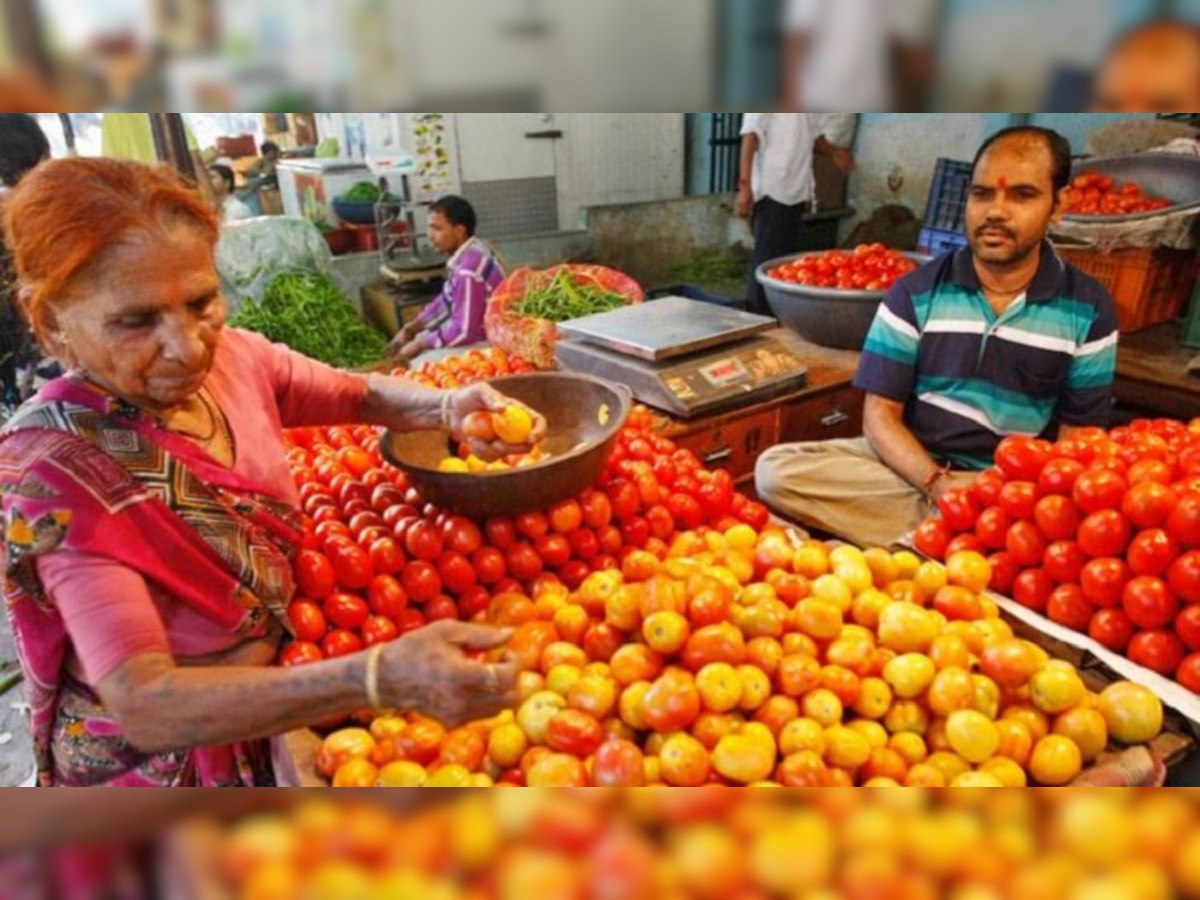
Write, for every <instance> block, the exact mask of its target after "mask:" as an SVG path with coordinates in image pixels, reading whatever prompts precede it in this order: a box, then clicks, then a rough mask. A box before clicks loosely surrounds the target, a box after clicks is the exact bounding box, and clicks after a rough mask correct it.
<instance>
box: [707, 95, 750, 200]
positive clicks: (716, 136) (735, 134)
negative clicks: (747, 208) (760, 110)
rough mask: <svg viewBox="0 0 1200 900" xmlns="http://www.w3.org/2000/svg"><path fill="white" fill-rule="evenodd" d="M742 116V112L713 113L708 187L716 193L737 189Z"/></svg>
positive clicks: (709, 140) (709, 143)
mask: <svg viewBox="0 0 1200 900" xmlns="http://www.w3.org/2000/svg"><path fill="white" fill-rule="evenodd" d="M742 117H743V114H742V113H711V119H712V136H711V137H709V139H708V145H709V148H710V150H711V154H710V161H709V169H708V189H709V191H711V192H712V193H714V194H721V193H726V192H729V191H736V190H737V183H738V167H739V166H740V164H741V152H742V138H741V132H742Z"/></svg>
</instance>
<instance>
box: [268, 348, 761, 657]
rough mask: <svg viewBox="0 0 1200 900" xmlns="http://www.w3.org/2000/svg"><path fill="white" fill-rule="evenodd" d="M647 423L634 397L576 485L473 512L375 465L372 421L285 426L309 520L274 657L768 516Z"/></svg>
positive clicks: (409, 622)
mask: <svg viewBox="0 0 1200 900" xmlns="http://www.w3.org/2000/svg"><path fill="white" fill-rule="evenodd" d="M450 362H451V361H447V362H446V363H442V364H440V365H441V366H442V367H443V368H442V369H441V370H440V372H436V373H434V374H433V375H430V376H429V377H432V378H434V379H435V380H436V379H437V378H438V377H440V375H441V374H442V373H444V372H448V371H450V369H448V368H446V366H447V365H448V364H449V363H450ZM455 371H457V372H459V373H460V375H462V374H463V373H464V371H465V370H464V369H462V368H461V367H459V368H457V369H455ZM651 425H652V417H651V415H650V413H649V411H648V410H647V409H646V408H645V407H637V408H636V409H635V410H634V412H633V414H632V415H631V417H630V420H629V422H628V424H627V425H626V427H625V428H624V429H623V430H622V432H621V433H620V436H619V439H618V441H617V444H616V447H615V449H614V451H613V454H612V456H611V458H610V459H609V461H608V465H607V467H606V468H605V470H604V473H603V474H602V476H601V478H600V480H599V482H598V483H597V484H596V485H595V486H594V487H593V488H591V489H589V490H586V491H584V492H583V493H582V494H581V495H580V496H578V497H576V498H573V499H570V500H566V501H563V502H562V503H559V504H557V505H556V506H554V507H552V508H550V509H546V510H538V511H534V512H527V513H522V514H519V515H515V516H500V517H496V518H493V519H489V520H487V521H483V522H476V521H472V520H470V519H465V518H463V517H461V516H454V515H450V514H448V513H445V512H443V511H442V510H439V509H437V508H436V507H434V506H432V505H429V504H427V503H425V502H424V500H422V498H421V496H420V494H419V492H418V491H417V490H416V489H415V488H413V487H412V486H411V485H410V484H409V483H408V481H407V479H406V477H405V476H404V474H403V473H402V472H400V471H399V470H397V469H394V468H392V467H390V466H387V465H385V464H384V462H383V460H382V457H381V456H380V453H379V433H378V431H377V430H376V429H374V428H371V427H368V426H339V427H331V428H307V429H294V430H292V431H290V432H289V438H290V440H291V442H292V443H293V444H294V447H293V448H292V449H291V450H290V451H289V453H288V460H289V463H290V465H291V468H292V474H293V476H294V478H295V479H296V483H297V485H298V488H299V493H300V501H301V507H302V510H303V512H304V513H305V515H306V516H307V517H308V520H309V530H308V534H307V536H306V541H305V547H304V549H303V550H302V551H301V552H300V553H299V555H298V557H297V559H296V562H295V575H296V582H297V594H296V599H295V600H293V602H292V604H291V606H290V608H289V615H290V617H291V620H292V624H293V626H294V628H295V633H296V637H297V641H296V642H295V643H292V644H291V645H289V646H288V648H287V649H286V650H285V651H284V653H283V656H282V660H281V661H282V662H283V664H285V665H296V664H300V663H305V662H311V661H314V660H318V659H323V658H328V657H335V656H342V655H347V654H351V653H355V652H357V651H359V650H361V649H363V648H364V647H369V646H371V645H373V644H376V643H379V642H383V641H388V640H392V639H394V638H396V637H398V636H399V635H402V634H404V633H406V632H408V631H410V630H412V629H414V628H419V627H420V626H422V625H424V624H426V623H428V622H432V621H437V620H440V619H446V618H459V619H464V620H469V619H472V618H475V617H476V616H478V615H479V614H480V613H481V612H482V611H483V610H485V609H486V608H487V606H488V603H489V602H490V600H491V597H492V596H493V595H495V594H499V593H505V592H508V591H513V590H521V591H526V592H529V591H532V590H533V589H534V588H535V587H536V586H537V585H538V584H539V583H541V582H543V581H546V580H554V581H559V582H561V583H563V584H565V585H567V586H568V587H570V588H575V587H578V586H579V585H580V584H581V583H582V582H583V580H584V579H585V578H586V577H587V576H588V575H589V574H590V573H591V572H593V571H595V570H597V569H605V568H616V567H617V566H619V565H620V562H621V560H622V559H623V558H624V557H625V556H626V555H628V554H629V553H630V552H632V551H634V550H643V549H649V550H650V551H651V552H654V553H657V554H660V555H661V554H665V553H666V549H667V545H668V542H669V541H670V540H671V539H672V538H673V536H674V535H675V533H676V531H677V530H684V529H690V528H696V527H699V526H700V525H704V524H712V525H719V526H722V527H726V528H728V527H732V525H735V524H737V523H739V522H744V523H748V524H750V525H752V526H754V527H761V526H762V525H764V524H765V523H766V521H767V517H768V514H767V510H766V508H765V507H763V506H762V505H761V504H759V503H756V502H752V501H750V500H749V499H748V498H746V497H745V496H744V495H742V494H740V493H737V492H735V491H734V488H733V479H732V478H731V476H730V475H729V473H728V472H726V471H723V470H718V471H712V472H710V471H708V470H706V469H705V468H704V467H703V466H702V465H701V463H700V461H699V459H698V458H697V457H696V455H695V454H694V453H692V452H691V451H689V450H681V449H679V448H677V447H676V446H675V444H674V443H673V442H672V441H670V440H669V439H667V438H664V437H662V436H661V435H658V434H655V433H654V432H653V431H652V430H651Z"/></svg>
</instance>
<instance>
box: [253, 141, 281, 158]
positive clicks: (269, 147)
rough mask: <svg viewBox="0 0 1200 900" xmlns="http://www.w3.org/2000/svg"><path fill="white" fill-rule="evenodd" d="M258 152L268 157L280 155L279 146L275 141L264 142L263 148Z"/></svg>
mask: <svg viewBox="0 0 1200 900" xmlns="http://www.w3.org/2000/svg"><path fill="white" fill-rule="evenodd" d="M258 152H259V153H261V154H262V155H263V156H266V155H267V154H268V153H279V152H280V150H279V145H278V144H277V143H275V142H274V141H263V143H262V146H261V147H259V148H258Z"/></svg>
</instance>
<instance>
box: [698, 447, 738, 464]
mask: <svg viewBox="0 0 1200 900" xmlns="http://www.w3.org/2000/svg"><path fill="white" fill-rule="evenodd" d="M731 456H733V448H732V447H722V448H721V449H720V450H713V451H712V452H711V453H706V454H704V456H702V457H700V462H702V463H704V464H705V465H706V466H711V465H712V464H713V463H717V462H721V461H722V460H725V459H729V457H731Z"/></svg>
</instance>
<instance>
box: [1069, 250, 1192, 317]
mask: <svg viewBox="0 0 1200 900" xmlns="http://www.w3.org/2000/svg"><path fill="white" fill-rule="evenodd" d="M1055 249H1057V251H1058V254H1059V256H1061V257H1062V258H1063V259H1064V260H1066V261H1067V262H1068V263H1070V264H1071V265H1073V266H1075V268H1077V269H1080V270H1081V271H1083V272H1085V273H1086V274H1088V275H1091V276H1092V277H1093V278H1095V279H1096V280H1097V281H1099V282H1100V283H1101V284H1102V285H1104V286H1105V287H1106V288H1108V292H1109V293H1110V294H1112V298H1113V304H1114V305H1115V306H1116V308H1117V324H1118V326H1119V327H1120V329H1121V331H1140V330H1141V329H1143V328H1149V327H1150V326H1151V325H1158V324H1159V323H1160V322H1169V321H1170V320H1171V319H1175V318H1178V317H1179V316H1181V315H1183V313H1184V311H1185V310H1186V309H1187V304H1188V300H1189V299H1190V298H1191V296H1192V288H1193V287H1194V286H1195V283H1196V260H1197V256H1196V251H1195V250H1172V249H1170V248H1167V247H1129V248H1126V249H1124V250H1110V251H1107V252H1103V251H1100V250H1097V249H1095V248H1094V247H1064V246H1059V247H1057V248H1055Z"/></svg>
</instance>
